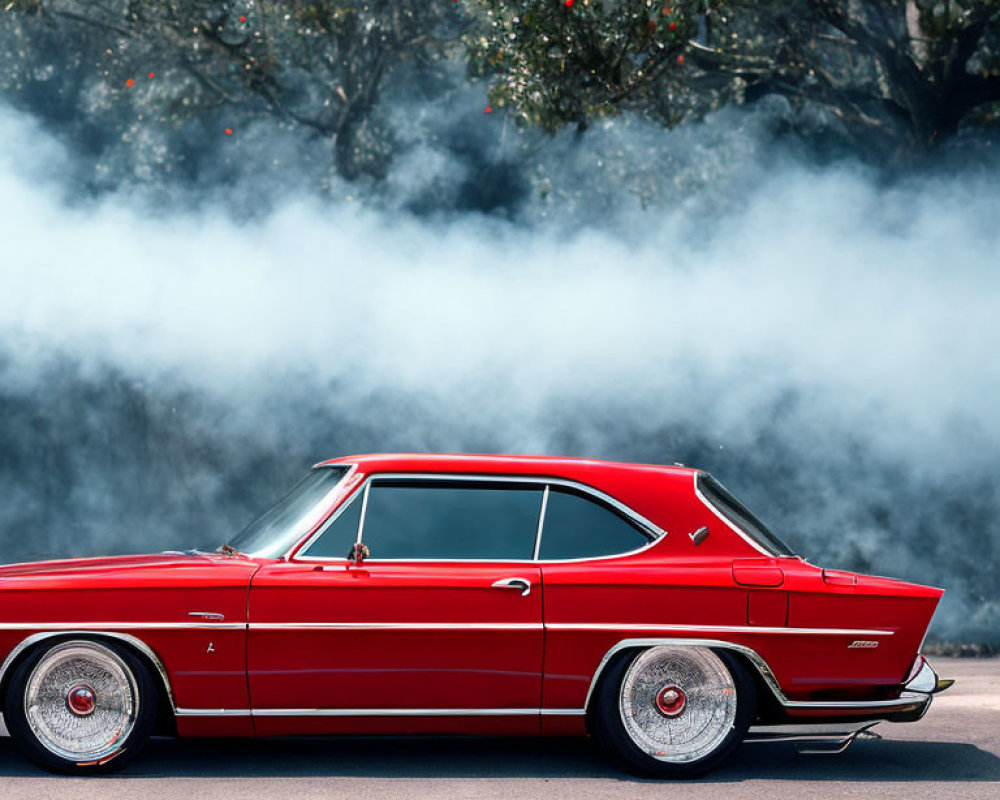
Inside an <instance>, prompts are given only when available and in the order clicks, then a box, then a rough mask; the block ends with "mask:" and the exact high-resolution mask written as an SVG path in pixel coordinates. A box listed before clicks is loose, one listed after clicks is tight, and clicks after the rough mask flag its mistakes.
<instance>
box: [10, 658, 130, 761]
mask: <svg viewBox="0 0 1000 800" xmlns="http://www.w3.org/2000/svg"><path fill="white" fill-rule="evenodd" d="M24 716H25V721H26V722H27V724H28V727H29V728H30V729H31V732H32V734H34V736H35V738H36V739H37V740H38V743H39V744H41V745H42V747H44V748H45V749H46V750H48V751H49V752H50V753H52V754H53V755H56V756H58V757H60V758H63V759H66V760H67V761H72V762H76V763H80V762H98V763H99V762H101V761H103V760H105V759H108V758H110V757H111V756H113V755H114V754H116V753H117V752H118V751H119V750H120V749H121V747H122V745H123V744H124V743H125V741H126V740H127V739H128V737H129V734H130V733H131V732H132V730H133V728H134V727H135V725H136V721H137V719H138V718H139V688H138V685H137V683H136V679H135V676H134V675H133V674H132V671H131V670H130V669H129V667H128V666H127V665H126V664H125V662H124V661H122V659H121V658H120V657H119V656H118V655H117V653H115V652H113V651H112V650H110V649H109V648H107V647H104V646H103V645H101V644H98V643H97V642H90V641H73V642H65V643H64V644H60V645H56V646H55V647H53V648H52V649H50V650H49V651H47V652H46V653H45V654H44V655H43V656H42V658H41V659H40V660H39V661H38V663H37V664H35V666H34V669H32V671H31V674H30V675H29V676H28V679H27V683H26V685H25V690H24Z"/></svg>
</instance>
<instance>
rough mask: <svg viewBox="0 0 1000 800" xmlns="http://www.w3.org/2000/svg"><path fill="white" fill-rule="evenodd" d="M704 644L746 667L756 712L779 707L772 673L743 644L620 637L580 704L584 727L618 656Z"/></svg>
mask: <svg viewBox="0 0 1000 800" xmlns="http://www.w3.org/2000/svg"><path fill="white" fill-rule="evenodd" d="M661 646H667V647H707V648H708V649H710V650H723V651H725V652H727V653H730V654H731V655H733V656H734V657H735V658H736V659H737V660H739V662H740V663H741V664H742V665H743V667H744V668H745V669H746V671H747V674H748V675H749V676H750V677H751V678H752V679H753V681H754V684H755V686H756V689H757V700H758V713H759V714H760V715H762V716H763V715H767V716H770V715H771V714H772V713H775V712H776V711H777V710H778V709H780V708H781V706H783V705H784V704H785V703H786V702H787V700H786V697H785V694H784V692H782V691H781V687H780V686H779V685H778V681H777V679H776V678H775V677H774V673H772V672H771V668H770V667H769V666H768V665H767V662H766V661H764V659H763V658H762V657H761V656H760V655H759V654H758V653H757V652H756V651H755V650H752V649H751V648H749V647H745V646H743V645H739V644H734V643H733V642H726V641H723V640H721V639H683V638H656V637H653V638H648V637H643V638H634V639H622V640H621V641H619V642H618V643H617V644H615V645H614V646H612V647H611V648H610V649H609V650H608V651H607V653H605V654H604V657H603V658H602V659H601V662H600V664H598V666H597V670H596V671H595V672H594V676H593V678H592V679H591V681H590V688H589V689H588V690H587V699H586V701H585V703H584V713H585V715H586V721H587V729H588V731H589V730H590V728H591V724H592V717H593V711H594V703H595V698H596V697H597V689H598V687H599V686H600V683H601V680H602V679H603V677H604V675H605V673H607V671H608V668H609V667H610V666H611V665H612V664H613V663H615V662H616V661H618V660H619V659H621V658H627V657H628V655H629V653H632V652H639V651H642V650H648V649H649V648H652V647H661Z"/></svg>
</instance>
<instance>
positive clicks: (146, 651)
mask: <svg viewBox="0 0 1000 800" xmlns="http://www.w3.org/2000/svg"><path fill="white" fill-rule="evenodd" d="M94 633H98V634H100V635H101V636H104V637H107V638H109V639H117V640H118V641H120V642H124V643H125V644H128V645H131V646H132V647H134V648H135V649H136V650H138V651H139V652H140V653H142V654H143V655H144V656H145V657H146V658H147V659H149V662H150V663H151V664H152V665H153V667H154V668H155V669H156V671H157V673H159V675H160V680H161V681H162V682H163V689H164V691H165V692H166V693H167V700H168V701H169V702H170V708H171V709H172V710H173V711H174V712H175V713H176V712H177V703H176V702H175V700H174V690H173V688H172V687H171V686H170V678H169V676H168V675H167V669H166V667H164V666H163V662H162V661H160V657H159V656H158V655H156V653H155V652H154V651H153V648H151V647H150V646H149V645H148V644H146V643H145V642H144V641H142V640H141V639H137V638H136V637H135V636H129V635H128V634H127V633H115V632H114V631H95V630H79V629H77V630H60V631H52V632H50V633H35V634H32V635H31V636H29V637H27V638H26V639H24V640H22V641H21V642H20V643H18V644H17V645H16V646H15V647H14V649H13V650H11V651H10V653H8V654H7V658H5V659H4V662H3V665H2V666H0V685H2V684H3V680H4V678H5V676H6V675H7V670H9V669H10V668H11V666H13V664H14V662H15V661H17V658H18V656H20V655H21V654H22V653H23V652H24V651H25V650H27V649H28V648H29V647H31V646H32V645H35V644H37V643H38V642H41V641H44V640H45V639H51V638H53V637H56V636H86V635H88V634H91V635H93V634H94Z"/></svg>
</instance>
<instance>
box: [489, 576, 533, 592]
mask: <svg viewBox="0 0 1000 800" xmlns="http://www.w3.org/2000/svg"><path fill="white" fill-rule="evenodd" d="M493 588H494V589H520V590H521V597H525V596H527V595H529V594H531V581H529V580H528V579H527V578H501V579H500V580H498V581H494V582H493Z"/></svg>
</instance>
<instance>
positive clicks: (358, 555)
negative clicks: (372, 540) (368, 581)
mask: <svg viewBox="0 0 1000 800" xmlns="http://www.w3.org/2000/svg"><path fill="white" fill-rule="evenodd" d="M370 555H371V551H370V550H369V549H368V545H366V544H364V543H363V542H355V543H354V545H352V547H351V549H350V552H348V554H347V560H348V561H353V562H354V566H356V567H360V566H361V565H362V564H363V563H364V560H365V559H366V558H368V556H370Z"/></svg>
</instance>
